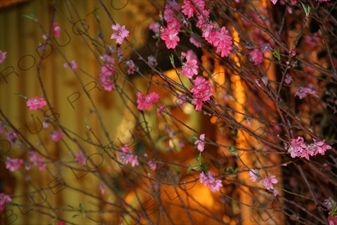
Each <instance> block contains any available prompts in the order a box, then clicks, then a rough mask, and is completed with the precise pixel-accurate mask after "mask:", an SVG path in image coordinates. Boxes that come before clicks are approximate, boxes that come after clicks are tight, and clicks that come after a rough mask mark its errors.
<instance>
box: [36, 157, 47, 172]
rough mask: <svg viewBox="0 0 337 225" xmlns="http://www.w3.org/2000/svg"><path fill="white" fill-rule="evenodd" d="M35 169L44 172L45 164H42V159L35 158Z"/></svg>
mask: <svg viewBox="0 0 337 225" xmlns="http://www.w3.org/2000/svg"><path fill="white" fill-rule="evenodd" d="M37 167H38V168H39V170H40V171H44V170H45V169H46V163H45V162H44V158H43V157H38V158H37Z"/></svg>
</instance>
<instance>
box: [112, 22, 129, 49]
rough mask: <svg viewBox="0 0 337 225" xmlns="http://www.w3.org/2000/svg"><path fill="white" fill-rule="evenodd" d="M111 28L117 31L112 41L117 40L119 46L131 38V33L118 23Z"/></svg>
mask: <svg viewBox="0 0 337 225" xmlns="http://www.w3.org/2000/svg"><path fill="white" fill-rule="evenodd" d="M111 28H112V29H113V30H114V31H115V32H114V33H113V34H112V35H111V37H110V39H115V40H116V43H117V44H119V45H120V44H122V43H123V41H124V39H125V38H126V37H127V36H129V31H128V30H127V29H125V26H121V25H119V24H118V23H116V24H114V25H112V26H111Z"/></svg>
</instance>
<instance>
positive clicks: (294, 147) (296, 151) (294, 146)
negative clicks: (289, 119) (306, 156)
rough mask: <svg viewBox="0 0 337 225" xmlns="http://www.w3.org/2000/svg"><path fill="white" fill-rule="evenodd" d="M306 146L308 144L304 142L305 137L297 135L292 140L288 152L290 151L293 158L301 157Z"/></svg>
mask: <svg viewBox="0 0 337 225" xmlns="http://www.w3.org/2000/svg"><path fill="white" fill-rule="evenodd" d="M306 148H307V146H306V144H305V143H304V139H303V137H297V138H296V139H291V140H290V146H289V148H288V153H290V156H291V158H295V157H299V156H301V154H302V151H304V150H305V149H306Z"/></svg>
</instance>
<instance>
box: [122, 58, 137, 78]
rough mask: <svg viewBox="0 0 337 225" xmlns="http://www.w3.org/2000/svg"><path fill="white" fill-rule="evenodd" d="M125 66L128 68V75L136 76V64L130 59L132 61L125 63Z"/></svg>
mask: <svg viewBox="0 0 337 225" xmlns="http://www.w3.org/2000/svg"><path fill="white" fill-rule="evenodd" d="M125 65H126V66H127V69H128V70H127V73H128V74H129V75H131V74H134V73H135V71H136V70H137V66H136V65H135V63H134V62H133V61H132V60H131V59H130V60H127V61H126V62H125Z"/></svg>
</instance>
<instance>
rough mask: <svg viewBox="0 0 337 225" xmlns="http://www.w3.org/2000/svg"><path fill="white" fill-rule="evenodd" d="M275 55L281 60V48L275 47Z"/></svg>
mask: <svg viewBox="0 0 337 225" xmlns="http://www.w3.org/2000/svg"><path fill="white" fill-rule="evenodd" d="M273 56H274V57H275V58H277V59H278V60H281V54H280V50H279V49H273Z"/></svg>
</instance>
